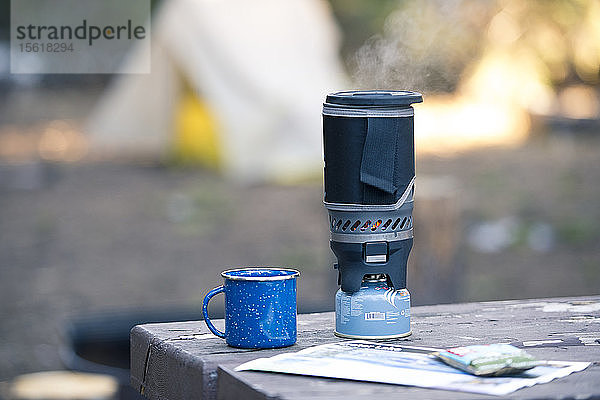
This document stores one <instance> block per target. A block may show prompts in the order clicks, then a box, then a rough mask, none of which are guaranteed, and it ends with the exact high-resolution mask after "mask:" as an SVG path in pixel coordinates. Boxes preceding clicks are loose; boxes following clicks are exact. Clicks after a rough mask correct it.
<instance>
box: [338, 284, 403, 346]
mask: <svg viewBox="0 0 600 400" xmlns="http://www.w3.org/2000/svg"><path fill="white" fill-rule="evenodd" d="M335 310H336V311H335V334H336V335H337V336H340V337H345V338H352V339H391V338H399V337H404V336H408V335H410V334H411V329H410V294H409V292H408V290H406V289H394V288H393V287H391V286H390V285H388V283H387V279H386V276H385V275H383V274H377V275H366V276H365V279H364V280H363V282H362V284H361V287H360V290H358V291H357V292H352V293H351V292H344V291H342V290H341V289H340V290H338V291H337V293H336V295H335Z"/></svg>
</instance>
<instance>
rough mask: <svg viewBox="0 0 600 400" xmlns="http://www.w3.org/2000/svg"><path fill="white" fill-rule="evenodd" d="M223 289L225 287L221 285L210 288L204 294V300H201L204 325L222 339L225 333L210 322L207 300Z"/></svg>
mask: <svg viewBox="0 0 600 400" xmlns="http://www.w3.org/2000/svg"><path fill="white" fill-rule="evenodd" d="M224 291H225V288H224V287H223V286H219V287H216V288H214V289H212V290H211V291H210V292H208V293H207V294H206V296H204V301H202V314H204V322H206V326H208V329H210V331H211V332H212V333H214V334H215V335H217V336H218V337H220V338H223V339H225V334H224V333H223V332H221V331H220V330H218V329H217V328H215V326H214V325H213V323H212V322H210V318H208V302H209V301H210V299H212V298H213V297H214V296H216V295H217V294H219V293H223V292H224Z"/></svg>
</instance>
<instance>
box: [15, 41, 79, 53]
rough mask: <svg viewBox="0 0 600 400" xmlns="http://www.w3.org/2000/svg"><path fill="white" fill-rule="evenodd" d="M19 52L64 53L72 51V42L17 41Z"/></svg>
mask: <svg viewBox="0 0 600 400" xmlns="http://www.w3.org/2000/svg"><path fill="white" fill-rule="evenodd" d="M19 49H20V50H21V53H66V52H72V51H74V48H73V43H67V42H49V43H44V42H25V43H19Z"/></svg>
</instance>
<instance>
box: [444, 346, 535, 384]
mask: <svg viewBox="0 0 600 400" xmlns="http://www.w3.org/2000/svg"><path fill="white" fill-rule="evenodd" d="M433 355H435V356H436V357H438V358H440V359H441V360H442V361H444V362H445V363H446V364H448V365H451V366H453V367H455V368H458V369H461V370H463V371H466V372H468V373H470V374H473V375H478V376H499V375H508V374H516V373H519V372H522V371H525V370H528V369H530V368H533V367H535V366H536V365H539V364H540V362H539V361H537V360H536V359H535V358H534V357H533V356H531V355H529V354H528V353H527V352H525V351H524V350H521V349H518V348H516V347H514V346H511V345H510V344H488V345H474V346H462V347H454V348H451V349H446V350H440V351H437V352H435V353H433Z"/></svg>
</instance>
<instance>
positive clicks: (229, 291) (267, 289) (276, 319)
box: [202, 267, 300, 349]
mask: <svg viewBox="0 0 600 400" xmlns="http://www.w3.org/2000/svg"><path fill="white" fill-rule="evenodd" d="M298 275H300V272H298V271H296V270H295V269H288V268H278V267H247V268H239V269H231V270H228V271H224V272H222V273H221V276H222V277H223V278H224V280H225V282H224V285H223V286H219V287H216V288H214V289H212V290H211V291H210V292H208V293H207V294H206V296H205V297H204V301H203V302H202V312H203V314H204V321H205V322H206V325H207V326H208V329H210V331H211V332H212V333H214V334H215V335H217V336H219V337H221V338H224V339H225V341H226V342H227V344H228V345H230V346H233V347H240V348H245V349H271V348H275V347H285V346H291V345H293V344H294V343H296V278H297V277H298ZM219 293H224V294H225V332H221V331H219V330H218V329H217V328H215V326H214V325H213V324H212V322H211V321H210V318H209V317H208V303H209V302H210V299H212V298H213V297H214V296H215V295H217V294H219Z"/></svg>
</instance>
